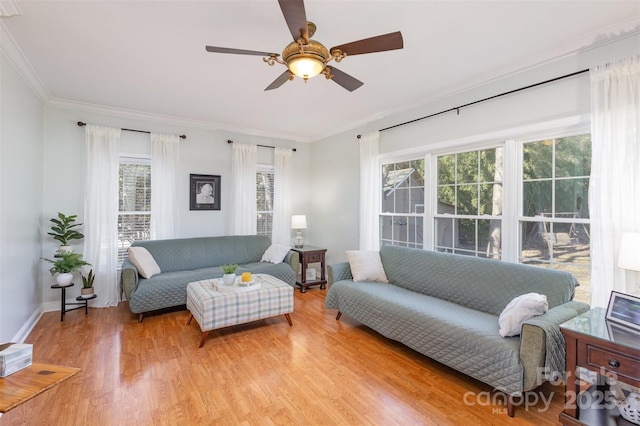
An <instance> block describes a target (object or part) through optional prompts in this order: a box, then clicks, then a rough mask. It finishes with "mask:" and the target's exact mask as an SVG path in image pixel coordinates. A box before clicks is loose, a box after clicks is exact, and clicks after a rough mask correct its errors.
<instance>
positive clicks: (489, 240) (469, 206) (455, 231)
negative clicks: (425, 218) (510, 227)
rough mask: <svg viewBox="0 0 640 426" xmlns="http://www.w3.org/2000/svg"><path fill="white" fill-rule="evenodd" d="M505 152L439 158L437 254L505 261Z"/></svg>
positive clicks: (436, 220)
mask: <svg viewBox="0 0 640 426" xmlns="http://www.w3.org/2000/svg"><path fill="white" fill-rule="evenodd" d="M502 151H503V148H491V149H484V150H479V151H467V152H461V153H458V154H448V155H441V156H438V157H436V158H437V166H436V167H437V176H438V178H437V189H436V191H437V207H436V211H435V216H434V217H435V224H434V230H435V234H434V236H435V238H434V246H435V249H436V250H438V251H447V252H450V253H458V254H464V255H469V256H480V257H491V258H494V259H500V258H501V256H502V247H501V231H502V175H503V170H502V169H503V160H502V159H503V153H502Z"/></svg>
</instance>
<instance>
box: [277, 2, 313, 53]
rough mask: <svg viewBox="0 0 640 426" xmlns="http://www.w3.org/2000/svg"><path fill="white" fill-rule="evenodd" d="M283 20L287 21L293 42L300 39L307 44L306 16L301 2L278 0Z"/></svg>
mask: <svg viewBox="0 0 640 426" xmlns="http://www.w3.org/2000/svg"><path fill="white" fill-rule="evenodd" d="M278 3H280V9H282V15H284V20H285V21H287V25H288V26H289V31H291V35H292V36H293V39H294V40H297V39H299V38H300V37H302V38H303V39H304V41H305V42H306V43H309V30H308V28H307V14H306V12H305V11H304V1H303V0H278Z"/></svg>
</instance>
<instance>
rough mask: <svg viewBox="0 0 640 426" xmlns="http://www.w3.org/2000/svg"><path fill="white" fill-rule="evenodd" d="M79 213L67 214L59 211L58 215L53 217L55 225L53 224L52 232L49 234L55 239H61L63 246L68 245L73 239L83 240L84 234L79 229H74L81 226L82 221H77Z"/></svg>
mask: <svg viewBox="0 0 640 426" xmlns="http://www.w3.org/2000/svg"><path fill="white" fill-rule="evenodd" d="M77 217H78V215H75V214H73V215H70V216H66V215H64V214H62V213H59V212H58V217H54V218H52V219H51V222H53V226H51V232H47V234H49V235H51V236H52V237H53V239H54V240H56V241H59V242H60V245H61V246H62V247H68V245H69V242H70V241H72V240H81V239H82V238H84V235H83V234H82V233H80V232H79V231H77V230H75V229H73V228H76V227H78V226H81V225H82V224H81V223H75V221H76V218H77Z"/></svg>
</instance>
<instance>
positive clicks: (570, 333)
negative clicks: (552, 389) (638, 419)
mask: <svg viewBox="0 0 640 426" xmlns="http://www.w3.org/2000/svg"><path fill="white" fill-rule="evenodd" d="M560 331H561V332H562V335H563V336H564V340H565V345H566V350H567V358H566V385H565V386H566V388H565V406H564V411H563V412H562V413H561V414H560V422H561V423H562V424H563V425H598V426H599V425H612V426H614V425H632V423H630V422H627V421H626V420H625V419H623V418H622V417H621V416H620V412H619V410H618V407H617V406H616V404H615V398H614V394H613V393H612V392H611V389H609V386H608V384H607V382H608V381H607V380H605V377H613V378H615V379H616V380H618V381H620V382H623V383H627V384H629V385H631V386H635V387H640V335H639V334H637V333H636V332H634V331H633V330H629V329H626V328H624V327H621V326H619V325H617V324H615V323H611V322H609V321H607V320H605V311H604V309H602V308H595V309H592V310H591V311H589V312H586V313H584V314H582V315H579V316H577V317H575V318H573V319H572V320H570V321H567V322H565V323H564V324H562V325H560ZM578 367H582V368H585V369H587V370H589V371H592V372H594V373H596V377H597V380H596V383H595V384H593V385H592V386H591V387H589V388H588V389H586V390H581V388H580V381H579V380H578V379H577V375H576V369H577V368H578Z"/></svg>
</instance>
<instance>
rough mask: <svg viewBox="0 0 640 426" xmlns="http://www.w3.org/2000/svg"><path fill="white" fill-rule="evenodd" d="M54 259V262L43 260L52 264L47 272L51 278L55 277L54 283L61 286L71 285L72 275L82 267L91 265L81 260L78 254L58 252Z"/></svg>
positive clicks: (80, 255)
mask: <svg viewBox="0 0 640 426" xmlns="http://www.w3.org/2000/svg"><path fill="white" fill-rule="evenodd" d="M54 257H55V260H52V259H44V260H46V261H47V262H50V263H53V266H52V267H51V269H49V272H51V275H52V276H55V277H56V282H57V283H58V285H61V286H65V285H69V284H71V281H72V280H73V273H74V272H75V271H79V270H80V268H82V267H83V266H86V265H89V266H90V265H91V264H90V263H89V262H87V261H85V260H84V259H82V254H80V253H72V252H67V251H61V250H58V251H57V252H56V255H55V256H54Z"/></svg>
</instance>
